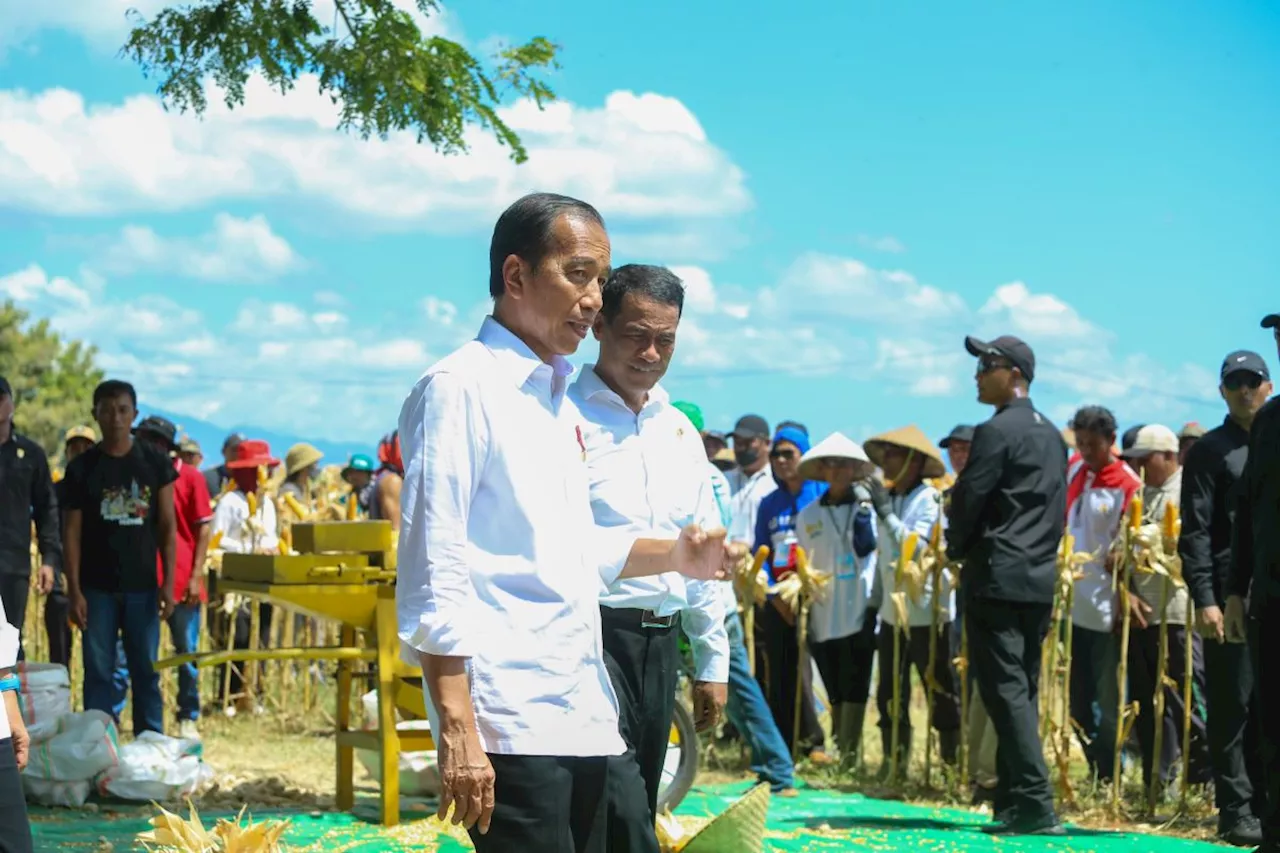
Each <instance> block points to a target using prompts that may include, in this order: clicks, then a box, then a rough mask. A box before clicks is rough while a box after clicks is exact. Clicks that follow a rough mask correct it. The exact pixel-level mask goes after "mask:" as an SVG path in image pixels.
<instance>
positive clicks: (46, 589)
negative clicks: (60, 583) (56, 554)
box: [36, 565, 53, 595]
mask: <svg viewBox="0 0 1280 853" xmlns="http://www.w3.org/2000/svg"><path fill="white" fill-rule="evenodd" d="M36 592H38V593H40V594H41V595H48V594H49V593H51V592H53V566H45V565H42V566H40V571H39V572H38V573H37V574H36Z"/></svg>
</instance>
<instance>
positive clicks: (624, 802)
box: [600, 607, 680, 853]
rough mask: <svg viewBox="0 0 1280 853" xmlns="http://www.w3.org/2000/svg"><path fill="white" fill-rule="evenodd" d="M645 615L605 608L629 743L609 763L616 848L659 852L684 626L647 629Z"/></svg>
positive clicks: (607, 661) (608, 651)
mask: <svg viewBox="0 0 1280 853" xmlns="http://www.w3.org/2000/svg"><path fill="white" fill-rule="evenodd" d="M642 617H643V614H642V611H640V610H632V609H620V608H612V607H601V608H600V627H601V633H602V635H603V639H604V665H605V668H606V669H607V670H608V671H609V680H610V681H612V682H613V690H614V692H615V693H617V694H618V731H619V733H620V734H621V735H622V739H623V741H625V742H626V745H627V751H626V752H625V753H623V754H622V755H616V756H610V757H609V783H608V791H609V796H608V806H607V811H608V819H607V823H608V837H609V849H610V850H618V851H628V852H629V853H657V852H658V837H657V835H656V833H655V832H654V820H655V818H656V811H657V804H658V787H659V785H661V783H662V767H663V763H664V762H665V761H666V757H667V744H668V743H669V742H670V739H671V716H672V713H673V712H674V708H673V706H674V705H675V696H676V683H677V680H678V677H679V674H680V627H679V622H678V621H677V622H676V623H674V624H672V625H671V626H670V627H665V628H656V627H645V626H644V625H643V624H642Z"/></svg>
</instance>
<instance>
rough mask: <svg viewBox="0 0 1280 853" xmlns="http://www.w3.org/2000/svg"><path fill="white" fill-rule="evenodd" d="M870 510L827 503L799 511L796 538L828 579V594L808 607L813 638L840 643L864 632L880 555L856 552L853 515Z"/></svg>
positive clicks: (816, 569)
mask: <svg viewBox="0 0 1280 853" xmlns="http://www.w3.org/2000/svg"><path fill="white" fill-rule="evenodd" d="M860 511H869V510H867V509H865V507H864V506H863V505H861V504H859V503H857V502H852V501H851V502H849V503H841V504H835V505H832V504H828V503H826V502H825V500H822V499H819V500H816V501H814V502H813V503H811V504H809V505H808V506H806V507H805V508H804V509H802V510H801V511H800V517H799V518H798V519H797V520H796V538H797V539H799V540H800V545H801V547H803V548H804V550H805V553H806V554H808V555H809V568H810V569H811V570H812V571H814V572H816V573H818V574H823V575H826V576H827V578H828V581H827V584H826V590H825V594H824V595H823V597H822V599H821V600H819V601H814V602H813V604H812V605H811V606H810V608H809V638H810V639H811V640H813V642H815V643H825V642H827V641H828V640H839V639H841V638H842V637H848V636H851V635H853V634H856V633H858V632H859V631H861V630H862V623H863V621H864V620H865V618H866V615H867V602H868V601H869V600H870V599H871V591H872V589H873V587H874V586H875V575H876V552H875V551H872V552H871V553H870V554H868V555H867V556H865V557H859V556H858V555H857V554H855V553H854V552H853V522H854V516H855V515H856V514H857V513H858V512H860Z"/></svg>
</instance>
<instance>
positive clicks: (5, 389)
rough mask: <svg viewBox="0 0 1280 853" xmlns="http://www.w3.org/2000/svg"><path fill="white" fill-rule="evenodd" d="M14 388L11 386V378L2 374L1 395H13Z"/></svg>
mask: <svg viewBox="0 0 1280 853" xmlns="http://www.w3.org/2000/svg"><path fill="white" fill-rule="evenodd" d="M12 396H13V389H12V388H10V387H9V380H8V379H5V378H4V377H3V376H0V397H12Z"/></svg>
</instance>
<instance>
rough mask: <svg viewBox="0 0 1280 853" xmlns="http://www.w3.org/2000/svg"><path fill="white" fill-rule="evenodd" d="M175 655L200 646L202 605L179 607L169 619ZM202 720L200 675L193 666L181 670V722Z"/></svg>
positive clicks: (186, 665)
mask: <svg viewBox="0 0 1280 853" xmlns="http://www.w3.org/2000/svg"><path fill="white" fill-rule="evenodd" d="M169 633H170V635H171V636H172V637H173V652H174V654H179V655H185V654H190V653H191V652H194V651H196V650H197V649H198V648H199V647H200V605H198V604H195V605H191V604H178V605H175V606H174V608H173V615H171V616H170V617H169ZM199 718H200V672H199V670H197V669H196V665H195V664H193V663H184V664H183V665H182V666H180V667H178V719H179V720H198V719H199Z"/></svg>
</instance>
